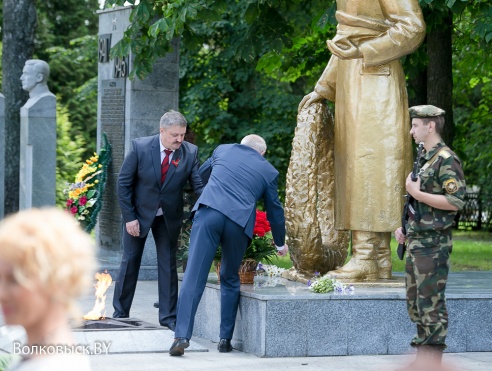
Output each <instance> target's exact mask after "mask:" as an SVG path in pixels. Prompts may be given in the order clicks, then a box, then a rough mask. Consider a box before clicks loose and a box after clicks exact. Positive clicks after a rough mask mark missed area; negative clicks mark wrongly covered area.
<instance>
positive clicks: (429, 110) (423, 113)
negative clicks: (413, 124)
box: [408, 104, 446, 119]
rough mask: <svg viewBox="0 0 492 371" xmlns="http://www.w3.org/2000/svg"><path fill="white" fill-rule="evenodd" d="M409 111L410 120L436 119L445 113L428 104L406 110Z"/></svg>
mask: <svg viewBox="0 0 492 371" xmlns="http://www.w3.org/2000/svg"><path fill="white" fill-rule="evenodd" d="M408 110H409V111H410V118H412V119H413V118H414V117H417V118H423V117H436V116H443V115H444V114H445V113H446V111H444V110H443V109H440V108H438V107H436V106H431V105H430V104H427V105H422V106H413V107H410V108H409V109H408Z"/></svg>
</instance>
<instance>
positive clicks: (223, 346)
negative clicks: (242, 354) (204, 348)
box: [217, 339, 232, 353]
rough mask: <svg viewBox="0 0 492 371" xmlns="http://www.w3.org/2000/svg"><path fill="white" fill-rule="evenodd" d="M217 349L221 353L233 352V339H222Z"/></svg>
mask: <svg viewBox="0 0 492 371" xmlns="http://www.w3.org/2000/svg"><path fill="white" fill-rule="evenodd" d="M217 349H218V350H219V352H220V353H227V352H232V345H231V339H220V341H219V344H218V345H217Z"/></svg>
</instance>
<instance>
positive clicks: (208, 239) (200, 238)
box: [169, 135, 288, 356]
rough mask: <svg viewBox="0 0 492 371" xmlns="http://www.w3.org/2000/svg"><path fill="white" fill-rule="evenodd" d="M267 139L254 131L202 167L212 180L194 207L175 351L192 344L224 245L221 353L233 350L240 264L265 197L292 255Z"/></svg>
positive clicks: (276, 236) (280, 240)
mask: <svg viewBox="0 0 492 371" xmlns="http://www.w3.org/2000/svg"><path fill="white" fill-rule="evenodd" d="M265 152H266V143H265V141H264V140H263V138H262V137H260V136H258V135H248V136H246V137H245V138H244V139H243V140H242V141H241V144H226V145H221V146H219V147H217V148H216V149H215V151H214V153H213V155H212V157H210V158H209V159H208V160H207V161H205V163H204V164H203V165H202V167H201V168H200V176H201V177H202V180H203V182H204V183H205V184H206V186H205V188H204V190H203V193H202V195H201V196H200V198H199V199H198V201H197V202H196V204H195V207H194V208H193V212H194V219H193V226H192V229H191V237H190V250H189V254H188V265H187V267H186V273H185V275H184V278H183V283H182V285H181V289H180V293H179V299H178V317H177V323H176V332H175V339H174V343H173V344H172V346H171V349H170V350H169V354H170V355H172V356H181V355H183V354H184V349H185V348H187V347H188V346H189V340H190V338H191V335H192V332H193V324H194V320H195V313H196V309H197V307H198V304H199V302H200V299H201V297H202V294H203V290H204V289H205V284H206V282H207V277H208V273H209V270H210V266H211V265H212V261H213V259H214V255H215V252H216V250H217V247H218V245H219V244H220V245H221V249H222V264H221V269H220V293H221V310H220V314H221V320H220V342H219V345H218V349H219V351H220V352H230V351H231V350H232V346H231V339H232V334H233V332H234V325H235V321H236V314H237V309H238V305H239V296H240V282H239V274H238V269H239V265H240V264H241V260H242V259H243V256H244V253H245V251H246V248H247V247H248V245H249V243H250V241H251V238H252V236H253V228H254V225H255V218H256V202H257V201H258V200H259V199H261V198H263V200H264V204H265V209H266V212H267V218H268V221H269V222H270V225H271V228H272V235H273V240H274V242H275V245H276V246H277V250H278V254H279V255H281V256H283V255H286V254H287V251H288V247H287V245H286V244H284V240H285V219H284V210H283V208H282V205H281V204H280V201H279V198H278V192H277V180H278V171H277V170H276V169H275V168H274V167H273V166H272V165H271V164H270V163H269V162H268V161H267V160H266V159H265V158H264V157H263V155H264V154H265Z"/></svg>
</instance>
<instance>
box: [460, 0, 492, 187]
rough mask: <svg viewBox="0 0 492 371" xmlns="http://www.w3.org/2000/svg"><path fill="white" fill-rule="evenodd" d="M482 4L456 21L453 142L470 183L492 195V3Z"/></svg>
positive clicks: (464, 13)
mask: <svg viewBox="0 0 492 371" xmlns="http://www.w3.org/2000/svg"><path fill="white" fill-rule="evenodd" d="M479 3H483V2H479ZM478 5H479V4H478ZM478 5H477V9H474V8H471V9H466V10H465V11H464V12H463V13H462V14H461V16H460V17H459V18H458V19H457V21H456V23H455V26H456V37H455V38H454V40H453V49H454V53H453V54H454V55H453V66H454V79H453V84H454V90H453V98H454V114H455V122H456V130H457V133H456V139H455V141H454V143H453V145H454V149H455V150H456V152H457V153H458V154H459V155H460V157H461V159H462V161H463V168H464V171H465V175H466V181H467V184H469V185H477V186H479V187H480V188H481V190H482V191H483V192H485V193H488V194H492V182H491V181H490V173H491V170H492V151H491V150H490V148H491V147H490V143H491V142H492V55H491V53H490V39H489V40H488V41H487V40H486V39H487V35H492V4H489V5H488V11H487V12H485V11H484V4H481V7H479V6H478ZM480 9H482V10H481V11H484V14H485V15H487V14H488V17H489V18H488V19H489V20H488V21H487V22H488V28H489V33H487V32H484V31H483V29H482V28H481V27H482V26H480V24H482V23H483V22H484V19H481V18H480V17H477V16H476V11H477V10H480ZM477 29H482V31H481V32H477V31H476V30H477Z"/></svg>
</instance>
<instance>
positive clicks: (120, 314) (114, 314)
mask: <svg viewBox="0 0 492 371" xmlns="http://www.w3.org/2000/svg"><path fill="white" fill-rule="evenodd" d="M129 317H130V316H129V315H128V314H122V313H119V312H114V313H113V318H129Z"/></svg>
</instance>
